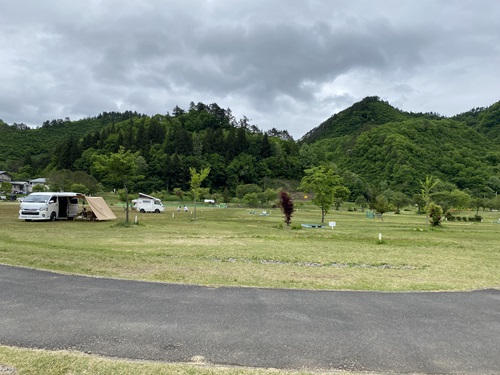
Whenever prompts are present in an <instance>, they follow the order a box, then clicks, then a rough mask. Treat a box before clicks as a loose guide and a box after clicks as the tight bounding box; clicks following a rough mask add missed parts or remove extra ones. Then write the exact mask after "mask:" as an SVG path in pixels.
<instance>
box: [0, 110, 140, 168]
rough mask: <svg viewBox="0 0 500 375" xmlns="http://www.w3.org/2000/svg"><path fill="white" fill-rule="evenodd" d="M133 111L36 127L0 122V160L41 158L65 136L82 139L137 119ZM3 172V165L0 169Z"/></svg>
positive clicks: (58, 121)
mask: <svg viewBox="0 0 500 375" xmlns="http://www.w3.org/2000/svg"><path fill="white" fill-rule="evenodd" d="M141 116H143V115H140V114H138V113H137V112H131V111H126V112H124V113H119V112H103V113H101V114H99V115H98V116H95V117H89V118H86V119H81V120H77V121H70V119H69V118H66V119H64V120H63V119H57V120H56V119H55V120H52V121H48V120H47V121H45V122H44V123H43V124H42V126H41V127H39V128H30V127H28V126H27V125H25V124H17V123H15V124H12V125H10V126H9V125H8V124H6V123H5V122H3V121H2V120H1V119H0V161H4V162H13V163H14V164H16V160H19V159H23V158H25V157H26V158H30V157H31V158H33V157H35V158H45V157H47V156H48V154H49V153H50V152H51V151H53V150H54V149H55V147H56V146H57V145H58V144H60V143H61V142H62V141H63V140H65V139H67V138H68V137H76V138H77V139H80V138H82V137H83V136H84V135H85V134H88V133H92V132H95V131H100V130H101V129H103V128H105V127H106V126H108V125H110V124H113V123H116V122H120V121H124V120H127V119H129V118H132V117H141ZM2 168H3V169H4V170H5V169H8V168H7V166H3V167H2Z"/></svg>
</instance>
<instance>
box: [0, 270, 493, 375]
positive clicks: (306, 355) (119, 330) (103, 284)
mask: <svg viewBox="0 0 500 375" xmlns="http://www.w3.org/2000/svg"><path fill="white" fill-rule="evenodd" d="M0 344H3V345H11V346H20V347H29V348H45V349H68V350H78V351H82V352H90V353H95V354H100V355H104V356H113V357H123V358H131V359H146V360H157V361H168V362H190V361H192V360H193V359H194V358H198V359H200V358H203V359H204V360H205V361H206V362H209V363H213V364H220V365H240V366H251V367H274V368H284V369H310V370H315V369H317V370H332V369H347V370H360V371H374V372H398V373H425V374H481V375H485V374H500V290H482V291H475V292H464V293H379V292H335V291H334V292H332V291H296V290H273V289H253V288H207V287H199V286H187V285H172V284H161V283H148V282H135V281H126V280H114V279H102V278H90V277H81V276H67V275H58V274H54V273H50V272H44V271H36V270H31V269H25V268H16V267H9V266H1V265H0Z"/></svg>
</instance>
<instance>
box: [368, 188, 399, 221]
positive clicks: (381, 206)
mask: <svg viewBox="0 0 500 375" xmlns="http://www.w3.org/2000/svg"><path fill="white" fill-rule="evenodd" d="M373 208H374V209H375V211H376V212H378V213H379V214H380V220H382V221H384V214H385V213H386V212H389V211H392V210H394V208H395V207H394V205H393V204H392V203H391V202H390V201H389V198H387V197H386V196H385V195H383V194H380V195H377V197H376V198H375V202H374V204H373Z"/></svg>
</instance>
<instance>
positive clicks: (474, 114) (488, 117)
mask: <svg viewBox="0 0 500 375" xmlns="http://www.w3.org/2000/svg"><path fill="white" fill-rule="evenodd" d="M452 119H453V120H457V121H461V122H464V123H465V124H466V125H468V126H470V127H471V128H472V129H474V130H475V131H477V132H478V133H481V134H484V135H485V136H487V137H488V138H489V139H491V140H494V141H496V142H497V143H500V102H497V103H495V104H493V105H491V106H489V107H487V108H474V109H472V110H470V111H468V112H465V113H462V114H459V115H456V116H454V117H452Z"/></svg>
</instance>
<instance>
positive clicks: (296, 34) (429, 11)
mask: <svg viewBox="0 0 500 375" xmlns="http://www.w3.org/2000/svg"><path fill="white" fill-rule="evenodd" d="M0 5H1V6H2V12H1V13H0V51H2V53H1V56H0V82H2V90H0V119H3V120H4V121H6V122H8V123H13V122H24V123H28V124H31V125H40V124H41V123H42V122H43V121H45V120H47V119H48V120H51V119H53V118H64V117H66V116H68V117H70V118H72V119H76V118H79V117H84V116H93V115H97V114H98V113H100V112H102V111H113V110H121V111H125V110H137V111H138V112H141V113H146V114H150V115H153V114H156V113H166V112H167V111H169V110H171V109H172V108H173V107H174V106H175V105H179V106H181V107H184V108H187V106H188V104H189V102H190V101H194V102H198V101H202V102H205V103H213V102H217V103H218V104H219V105H220V106H221V107H224V108H227V107H230V108H231V109H232V110H233V113H234V114H235V115H236V116H237V117H242V116H243V115H246V116H247V117H249V118H251V119H253V122H254V123H255V124H257V125H258V126H259V127H261V128H263V129H269V128H271V127H277V128H280V129H287V130H288V131H289V132H290V133H291V134H292V135H293V136H294V137H295V138H299V137H300V136H302V135H303V134H305V133H306V132H307V131H308V130H310V129H312V128H313V127H315V126H317V125H319V123H321V122H322V121H324V120H325V119H326V118H328V117H330V116H331V115H332V114H333V113H335V112H337V111H339V110H342V109H344V108H346V107H347V106H349V105H351V104H352V103H353V102H355V101H357V100H360V99H362V98H363V97H365V96H368V95H378V96H381V97H382V98H383V99H384V100H388V101H389V102H391V103H392V104H394V105H396V106H399V107H400V108H401V109H404V110H409V111H433V112H439V113H442V114H445V115H453V114H456V113H459V112H463V111H466V110H468V109H470V108H472V107H476V106H487V105H490V104H492V103H493V102H495V101H497V100H499V98H498V94H497V87H498V84H499V83H500V82H499V81H500V78H499V76H498V74H497V73H496V69H497V67H498V66H499V63H500V51H499V49H498V47H497V46H498V45H499V42H500V31H499V28H498V27H497V19H496V17H495V15H498V14H500V13H499V11H500V3H498V2H497V1H495V0H475V1H468V0H456V1H454V2H436V1H431V0H423V1H420V2H401V1H396V0H381V1H377V2H373V1H368V0H359V1H355V2H352V1H347V0H336V1H320V0H310V1H305V0H300V1H299V0H286V1H284V0H276V1H273V2H269V1H264V0H253V1H243V0H235V1H234V2H231V3H230V4H229V3H227V2H225V1H222V0H211V1H199V0H188V1H169V2H161V1H157V0H151V1H148V2H141V1H137V0H134V1H127V2H119V1H116V0H108V1H105V2H102V1H99V0H92V1H83V0H76V1H71V2H68V1H64V0H57V1H51V2H48V3H47V2H39V1H35V0H20V1H16V2H11V1H8V0H0Z"/></svg>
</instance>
